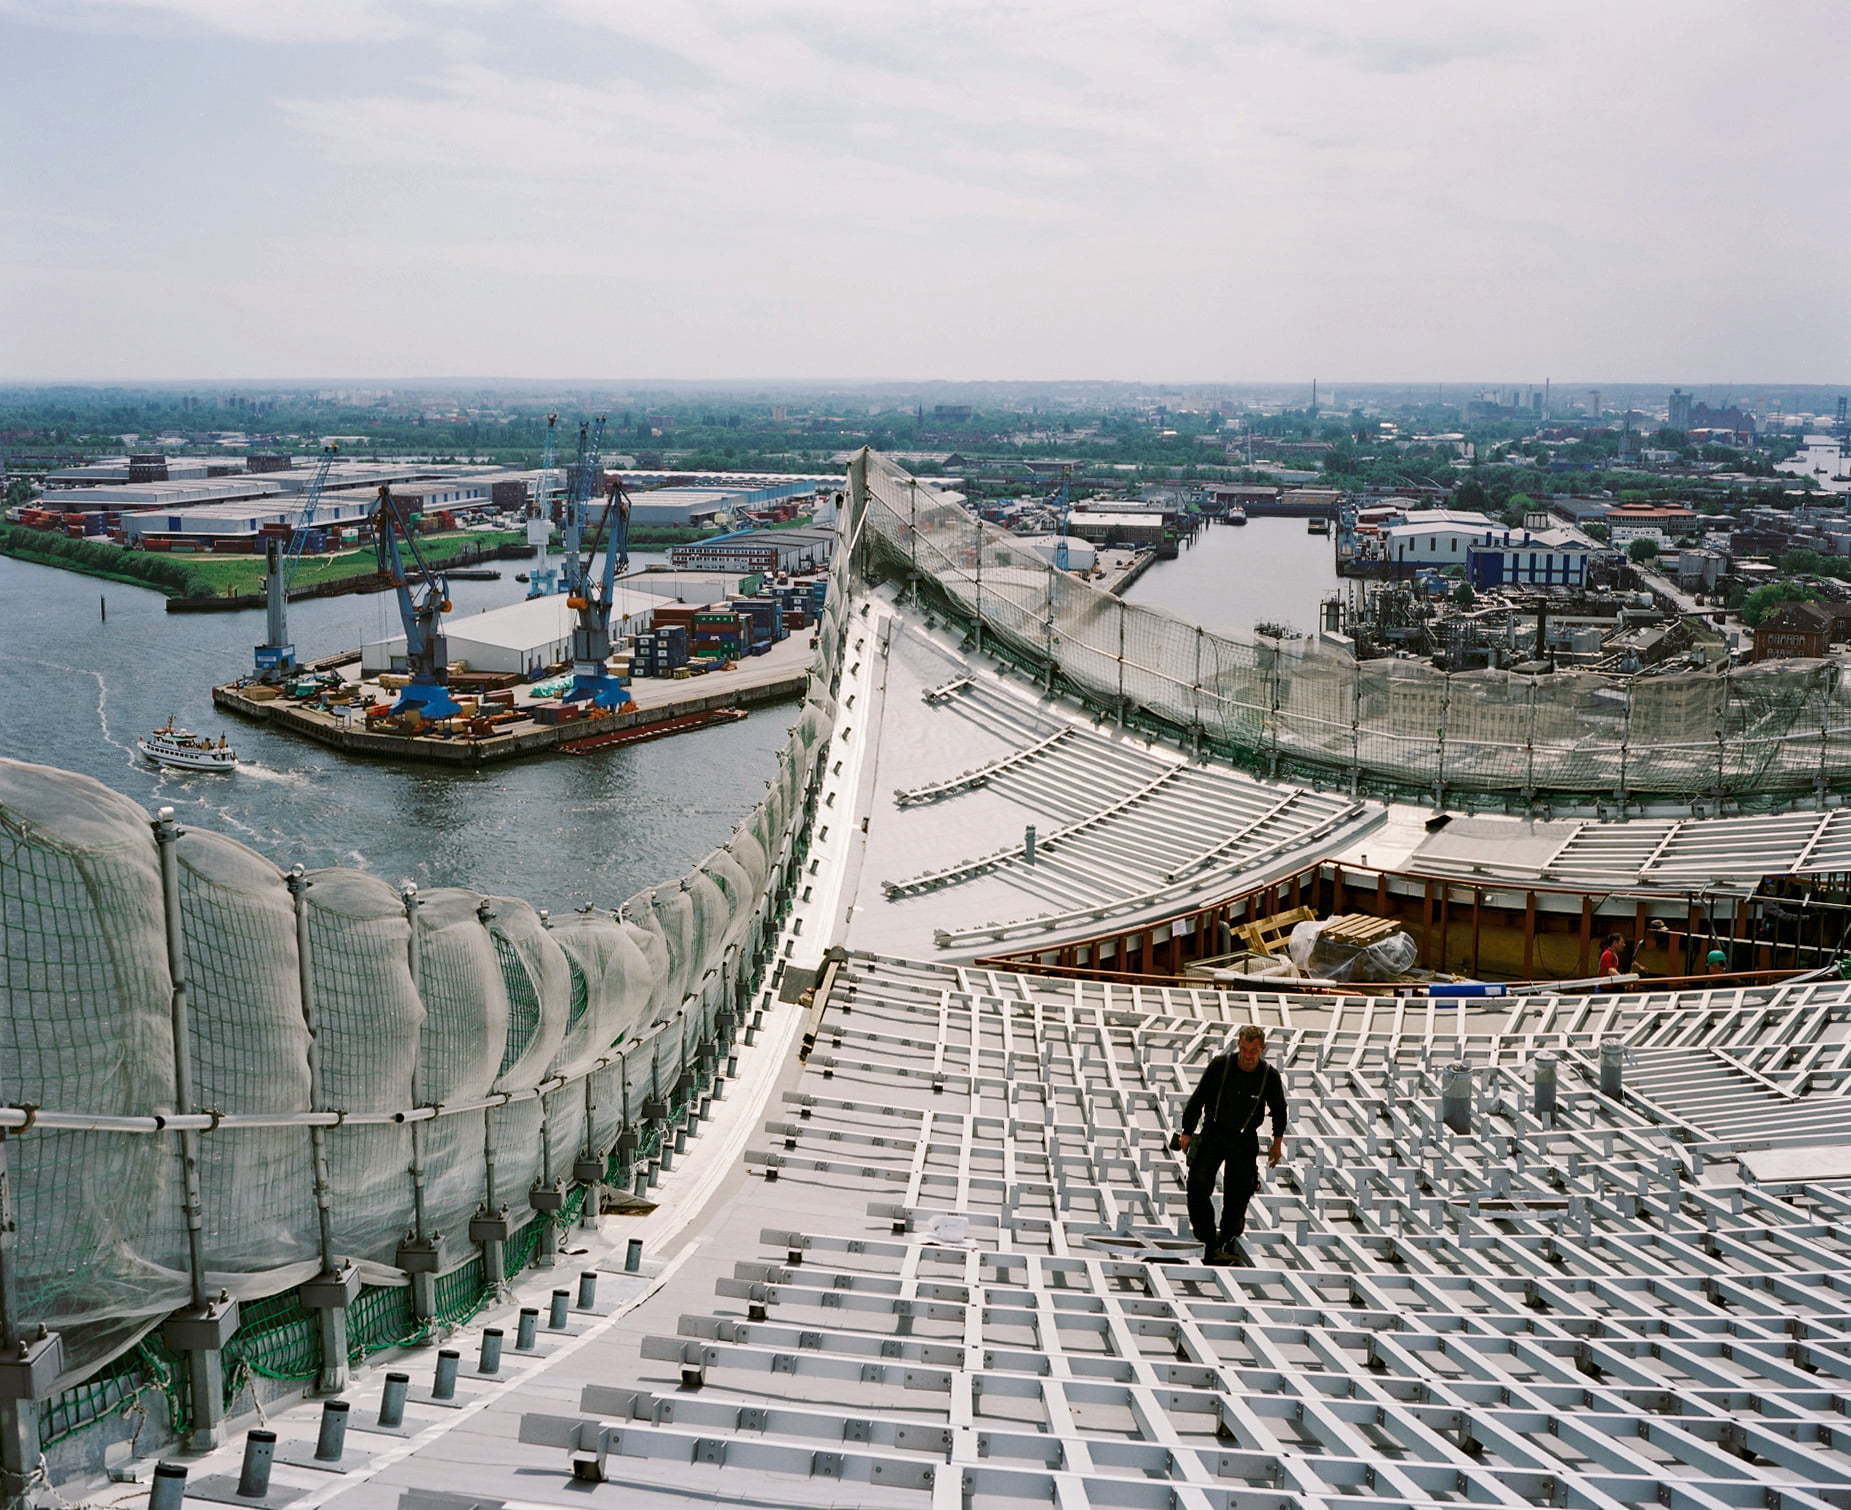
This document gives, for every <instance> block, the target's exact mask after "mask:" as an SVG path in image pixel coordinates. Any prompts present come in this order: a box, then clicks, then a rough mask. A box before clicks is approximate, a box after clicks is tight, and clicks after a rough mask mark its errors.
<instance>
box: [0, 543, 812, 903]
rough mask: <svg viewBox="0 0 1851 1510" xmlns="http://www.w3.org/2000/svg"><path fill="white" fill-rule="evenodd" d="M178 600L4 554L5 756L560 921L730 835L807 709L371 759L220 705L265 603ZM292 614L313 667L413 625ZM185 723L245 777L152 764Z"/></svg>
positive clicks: (309, 859) (473, 590) (489, 592)
mask: <svg viewBox="0 0 1851 1510" xmlns="http://www.w3.org/2000/svg"><path fill="white" fill-rule="evenodd" d="M631 559H632V564H633V565H635V566H638V567H641V566H644V565H647V564H648V563H649V562H650V560H651V559H655V560H661V559H664V558H663V557H661V556H659V555H656V556H653V557H652V555H651V554H650V553H645V552H638V553H636V554H635V555H634V556H633V557H632V558H631ZM503 569H504V572H505V574H504V576H503V577H502V579H501V580H500V581H498V582H455V583H452V584H451V598H452V601H454V602H455V604H456V611H457V612H458V613H459V614H466V613H474V612H477V611H479V610H481V609H484V608H493V607H498V606H500V605H501V604H503V603H509V602H512V601H514V600H515V599H517V598H520V597H522V596H524V595H525V593H526V590H527V589H526V588H525V586H523V585H522V584H520V583H518V582H516V581H514V572H515V571H517V570H519V569H520V567H519V565H518V563H504V568H503ZM99 599H106V600H107V602H108V607H109V616H108V619H107V620H104V619H103V618H102V617H101V614H100V611H99V607H98V601H99ZM163 603H164V600H163V599H162V598H161V596H160V595H159V594H158V593H155V592H151V591H149V590H147V589H145V588H139V587H130V586H126V585H123V584H119V583H115V582H100V581H97V580H96V579H94V578H90V577H80V576H76V575H73V574H72V573H69V572H63V571H58V570H56V569H55V568H52V567H47V566H36V565H33V564H31V563H29V562H24V561H17V560H13V559H12V558H10V557H5V556H0V755H3V756H10V757H12V758H13V759H16V760H29V761H35V762H38V763H41V764H45V765H56V766H62V767H64V768H65V769H67V770H74V771H81V772H83V773H84V774H85V775H88V776H94V777H96V778H97V779H98V780H99V781H102V782H104V783H106V784H107V785H109V786H111V787H114V788H115V789H116V790H117V791H119V792H122V793H124V794H125V795H126V796H128V797H131V798H133V799H134V800H135V801H136V802H138V803H140V804H142V805H143V806H145V807H148V808H154V807H157V806H159V805H161V804H164V803H165V804H171V805H172V806H173V807H174V808H175V809H176V810H177V812H178V814H179V816H180V818H181V821H182V822H187V821H190V822H192V823H195V824H197V825H198V826H199V827H201V828H213V829H217V830H218V831H219V832H221V833H225V834H228V835H230V836H231V837H233V838H236V839H241V840H243V841H244V842H245V843H247V844H249V845H251V846H252V847H253V848H255V849H257V850H259V851H260V852H262V853H263V854H264V855H265V856H267V857H268V858H269V859H271V860H273V861H275V862H276V863H277V864H279V865H282V866H285V867H287V866H289V865H292V864H295V863H296V862H298V861H300V862H301V863H302V864H304V865H307V866H310V867H315V866H321V865H356V866H359V867H361V868H362V869H365V870H369V871H373V872H374V873H376V874H378V875H380V876H382V877H384V878H385V879H386V880H388V881H390V882H393V883H394V884H396V883H398V882H399V881H403V880H407V879H409V880H415V881H416V882H417V883H418V884H419V885H420V886H432V885H464V886H471V887H474V888H476V889H478V890H482V891H490V892H496V893H501V894H505V895H509V896H517V897H524V898H526V899H527V900H528V901H531V902H533V903H534V904H535V905H537V906H541V907H550V908H553V909H555V910H561V911H563V910H566V909H569V908H571V907H574V906H578V905H581V904H584V903H595V904H597V905H599V906H615V905H616V904H617V903H618V902H620V901H622V900H623V899H624V898H625V897H627V896H629V895H630V894H631V893H632V892H634V891H636V890H638V889H639V888H641V887H643V886H647V885H651V884H654V883H656V882H658V881H663V880H669V879H672V878H674V877H675V876H678V875H679V874H681V872H682V871H683V870H685V869H686V868H687V867H688V866H689V865H691V864H692V863H693V862H694V861H696V860H698V859H700V858H701V857H702V856H703V855H705V854H706V853H707V852H708V851H710V850H711V849H713V848H714V847H715V846H717V845H719V844H721V843H724V842H725V840H726V839H727V838H728V837H729V836H730V835H731V833H732V831H733V829H734V827H735V826H736V825H737V824H738V822H739V820H740V819H741V818H742V817H744V815H745V814H746V812H747V811H748V810H749V809H750V808H751V806H752V805H753V803H754V802H756V801H757V799H758V798H759V797H760V796H761V795H762V794H763V792H764V787H765V780H766V778H767V777H768V776H769V775H770V773H771V771H772V768H773V762H774V760H775V757H776V753H777V751H778V750H779V749H780V748H781V747H782V745H783V743H784V738H785V735H786V733H787V732H788V731H789V728H790V725H791V723H792V721H793V720H794V719H795V717H796V714H797V704H796V703H794V702H793V703H786V704H779V705H776V706H773V707H769V708H760V709H755V710H754V711H753V713H752V715H751V717H749V718H746V719H744V720H742V721H740V722H738V723H733V724H722V725H716V726H714V727H713V728H709V729H704V730H702V731H701V732H700V733H698V734H693V735H683V736H680V737H678V738H673V739H662V740H655V741H652V742H650V743H647V744H641V745H635V746H632V747H631V748H629V749H622V750H607V751H603V752H601V753H599V754H595V755H586V756H582V757H576V758H573V757H556V758H551V759H542V760H528V761H515V762H510V763H507V764H504V765H493V766H487V767H484V768H481V769H479V770H459V769H454V768H449V767H440V766H430V765H423V764H419V763H415V762H409V761H407V762H402V763H400V762H382V761H363V760H355V759H351V758H347V757H343V756H339V755H336V754H335V753H334V752H333V751H331V750H325V749H323V748H322V747H321V746H319V745H313V744H309V743H308V742H306V741H303V740H298V739H295V738H291V737H288V736H285V735H282V734H276V733H272V732H270V730H269V729H268V728H267V727H265V726H262V725H256V724H250V723H247V722H245V721H244V720H242V719H237V718H232V717H230V716H228V715H226V714H223V713H220V712H219V711H217V710H216V709H214V708H213V706H212V686H213V684H214V683H215V682H224V681H229V680H231V679H232V678H233V677H235V676H237V675H239V674H240V673H242V672H244V671H246V670H248V669H249V668H250V664H251V649H252V647H253V646H254V645H255V644H256V643H257V642H258V641H259V640H261V639H262V638H263V636H264V616H263V613H262V611H261V610H249V611H246V612H241V613H216V614H169V613H167V612H166V611H165V609H164V606H163ZM289 619H290V634H291V637H292V638H293V639H294V640H295V643H296V649H297V653H298V654H299V655H300V656H302V658H303V659H305V660H307V659H313V658H314V657H316V656H320V655H328V654H332V653H333V652H335V651H339V650H351V649H353V648H354V647H356V646H358V645H359V644H360V643H361V642H362V641H363V640H374V639H383V638H385V637H386V636H387V635H388V634H392V633H396V632H397V613H396V609H395V608H394V606H393V601H392V598H391V595H390V594H386V593H375V594H370V595H367V596H354V597H343V598H316V599H309V600H306V601H304V602H301V603H292V604H291V605H290V609H289ZM169 715H172V716H173V717H174V718H175V719H176V721H178V722H179V723H181V724H183V725H185V726H186V727H187V728H190V729H193V730H196V731H210V732H212V733H215V734H216V733H219V732H221V731H222V732H224V733H227V734H229V735H230V737H231V739H232V742H233V744H235V745H236V747H237V749H238V753H239V757H240V761H241V762H242V763H241V765H240V769H239V770H238V771H237V772H236V773H235V774H233V775H211V774H205V773H194V772H181V771H167V770H160V769H157V768H155V767H153V766H150V765H149V764H148V763H147V762H146V761H145V760H143V759H142V758H141V756H140V754H139V753H138V752H137V751H136V749H135V737H136V736H137V735H138V734H144V733H146V732H147V731H148V730H149V729H152V728H154V727H156V726H157V725H159V724H161V723H164V722H165V721H166V720H167V718H168V716H169Z"/></svg>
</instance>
